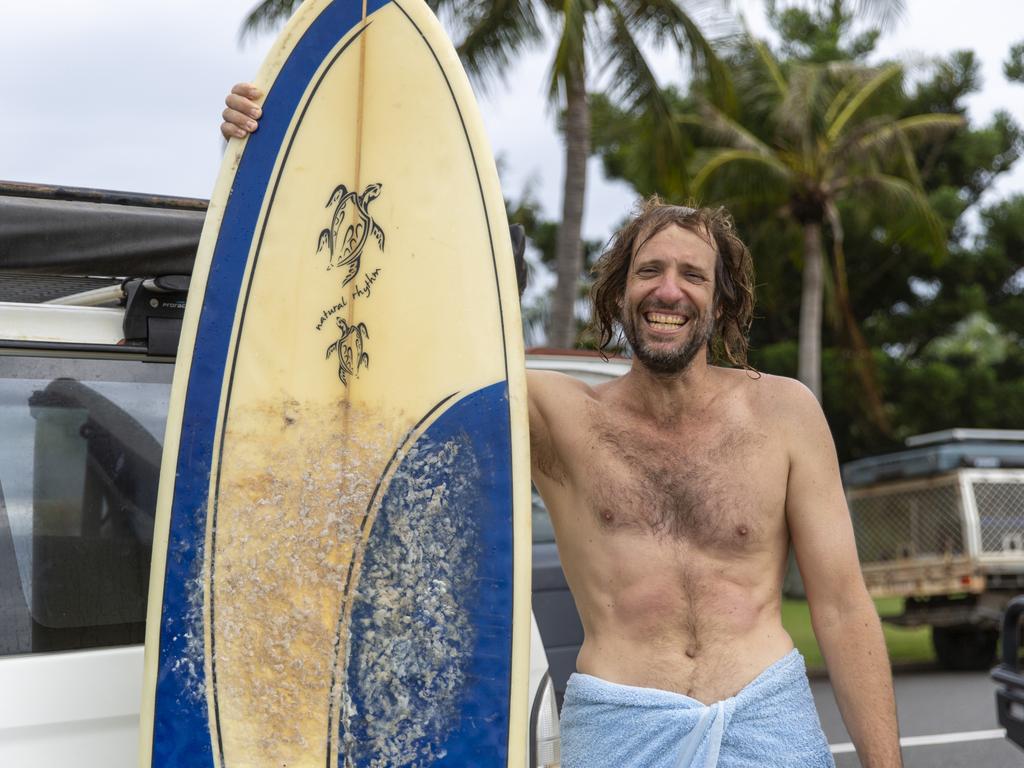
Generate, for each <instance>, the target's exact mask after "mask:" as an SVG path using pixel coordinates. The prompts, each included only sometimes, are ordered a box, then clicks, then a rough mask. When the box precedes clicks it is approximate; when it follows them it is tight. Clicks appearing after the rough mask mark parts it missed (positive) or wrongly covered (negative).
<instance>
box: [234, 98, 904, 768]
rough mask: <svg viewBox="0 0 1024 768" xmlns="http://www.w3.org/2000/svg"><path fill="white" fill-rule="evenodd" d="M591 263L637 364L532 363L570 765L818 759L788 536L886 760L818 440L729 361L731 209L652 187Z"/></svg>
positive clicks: (251, 101)
mask: <svg viewBox="0 0 1024 768" xmlns="http://www.w3.org/2000/svg"><path fill="white" fill-rule="evenodd" d="M260 96H261V94H259V92H258V91H256V90H255V89H254V88H253V87H252V86H249V85H246V84H242V85H238V86H235V88H234V89H233V91H232V94H231V95H230V96H229V97H228V99H227V104H228V108H227V109H226V110H225V111H224V123H223V125H222V126H221V132H222V133H223V134H224V136H225V137H229V138H230V137H232V136H244V135H245V134H246V133H248V132H249V131H251V130H254V129H255V126H256V123H255V120H256V119H258V118H259V116H260V112H259V111H258V107H257V101H258V99H259V98H260ZM595 271H596V273H597V281H596V284H595V287H594V291H593V298H594V301H595V317H596V321H595V322H596V327H597V328H598V330H599V331H600V332H601V335H602V341H603V342H604V343H605V344H607V343H608V342H609V341H610V340H611V338H612V337H613V334H614V332H615V328H616V327H617V326H618V325H621V327H622V328H623V330H624V333H625V336H626V338H627V340H628V341H629V343H630V345H631V347H632V349H633V352H634V357H633V362H632V368H631V369H630V371H629V372H628V373H627V374H626V375H624V376H622V377H621V378H619V379H616V380H614V381H612V382H609V383H606V384H602V385H599V386H596V387H591V386H588V385H586V384H583V383H581V382H580V381H578V380H576V379H574V378H572V377H569V376H564V375H560V374H557V373H550V372H539V371H529V372H528V379H527V381H528V390H529V408H530V436H531V440H530V442H531V453H532V462H533V480H534V483H535V484H536V486H537V488H538V489H539V491H540V493H541V496H542V497H543V498H544V501H545V503H546V504H547V507H548V509H549V511H550V513H551V517H552V521H553V522H554V527H555V534H556V539H557V542H558V550H559V554H560V557H561V561H562V564H563V566H564V569H565V574H566V578H567V580H568V582H569V586H570V588H571V590H572V593H573V596H574V598H575V600H576V605H577V607H578V609H579V614H580V618H581V620H582V622H583V627H584V632H585V640H584V643H583V647H582V648H581V650H580V654H579V657H578V660H577V669H578V671H579V674H577V675H574V676H573V677H572V678H571V680H570V683H569V687H568V689H567V691H566V699H565V706H564V707H563V711H562V722H563V753H562V754H563V763H562V764H563V765H564V766H566V767H567V768H577V767H578V768H602V767H603V766H607V767H608V768H625V767H626V766H652V767H653V766H659V767H661V766H665V768H668V767H669V766H671V767H672V768H683V767H685V766H691V765H693V766H696V765H700V766H714V765H719V766H723V768H725V767H731V766H751V767H753V766H778V767H779V768H798V767H802V766H829V765H832V764H833V763H832V758H831V755H830V754H829V752H828V748H827V744H826V743H825V740H824V737H823V735H822V733H821V726H820V724H819V722H818V719H817V715H816V713H815V710H814V705H813V700H812V699H811V696H810V691H809V687H808V684H807V678H806V673H805V670H804V666H803V659H802V657H800V655H799V654H798V653H796V652H795V651H794V650H793V642H792V640H791V639H790V637H789V635H788V634H787V633H786V631H785V630H784V629H783V627H782V623H781V619H780V605H781V599H782V595H781V584H782V578H783V572H784V569H785V565H786V559H787V553H788V551H789V545H790V542H792V545H793V548H794V551H795V553H796V559H797V562H798V564H799V567H800V571H801V574H802V576H803V580H804V584H805V587H806V590H807V599H808V603H809V605H810V610H811V619H812V623H813V626H814V632H815V635H816V636H817V639H818V642H819V644H820V646H821V649H822V652H823V654H824V656H825V660H826V663H827V665H828V669H829V674H830V677H831V680H832V685H833V688H834V690H835V694H836V698H837V700H838V703H839V708H840V710H841V712H842V715H843V719H844V721H845V723H846V726H847V729H848V731H849V732H850V735H851V737H852V739H853V742H854V744H855V746H856V748H857V752H858V755H859V757H860V760H861V763H862V764H863V765H864V766H886V767H888V766H899V765H900V764H901V761H900V752H899V744H898V735H897V728H896V713H895V704H894V699H893V692H892V679H891V675H890V671H889V665H888V658H887V655H886V648H885V642H884V639H883V636H882V631H881V625H880V623H879V620H878V616H877V614H876V612H875V609H874V605H873V603H872V601H871V600H870V598H869V597H868V594H867V591H866V590H865V588H864V582H863V579H862V577H861V573H860V567H859V564H858V561H857V552H856V546H855V543H854V538H853V530H852V527H851V524H850V517H849V513H848V511H847V508H846V503H845V499H844V496H843V489H842V484H841V481H840V476H839V467H838V463H837V460H836V454H835V448H834V445H833V442H832V437H831V434H830V432H829V428H828V425H827V423H826V421H825V418H824V415H823V414H822V412H821V409H820V407H819V405H818V403H817V401H816V400H815V398H814V396H813V395H812V394H811V393H810V392H809V391H808V390H807V389H806V388H804V387H803V385H801V384H799V383H798V382H796V381H793V380H791V379H786V378H781V377H777V376H769V375H764V374H758V373H755V372H753V371H750V370H749V369H746V368H744V367H742V366H743V364H744V363H745V356H746V331H747V328H748V327H749V322H750V318H751V312H752V305H753V282H752V269H751V259H750V254H749V252H748V251H747V249H746V247H745V246H744V245H743V244H742V242H740V240H739V239H738V238H737V237H736V236H735V234H734V233H733V231H732V223H731V220H730V219H729V217H728V214H726V213H725V212H724V211H722V210H719V211H711V210H708V209H698V210H694V209H691V208H683V207H678V206H669V205H665V204H662V203H661V202H660V201H658V200H656V199H652V200H650V201H648V202H647V203H646V204H645V205H644V206H643V207H642V209H640V210H639V211H638V213H637V215H636V216H635V217H634V218H633V220H632V221H631V222H630V223H629V224H627V226H625V227H624V228H623V229H622V230H621V231H620V232H619V233H618V234H617V235H616V237H615V238H614V240H613V242H612V244H611V246H610V248H609V249H608V251H607V252H606V253H605V254H604V255H603V256H602V258H601V260H600V262H599V264H598V266H597V267H596V270H595ZM712 351H714V353H715V356H716V357H720V358H724V359H725V360H726V361H727V362H731V363H732V364H733V365H738V366H740V367H720V366H716V365H712V364H710V362H709V359H710V358H711V357H712V356H713V355H712Z"/></svg>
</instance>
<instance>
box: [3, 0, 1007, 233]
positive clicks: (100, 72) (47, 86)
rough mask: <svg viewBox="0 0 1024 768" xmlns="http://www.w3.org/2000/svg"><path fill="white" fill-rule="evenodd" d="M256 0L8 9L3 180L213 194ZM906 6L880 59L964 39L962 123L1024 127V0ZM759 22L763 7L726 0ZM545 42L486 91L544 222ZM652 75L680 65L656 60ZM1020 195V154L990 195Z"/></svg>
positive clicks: (602, 190)
mask: <svg viewBox="0 0 1024 768" xmlns="http://www.w3.org/2000/svg"><path fill="white" fill-rule="evenodd" d="M253 3H254V0H174V1H173V2H167V0H91V1H90V2H87V3H83V2H81V1H80V0H35V1H34V2H18V3H13V2H12V3H8V4H7V6H8V7H5V9H4V20H3V24H2V25H0V73H2V74H0V115H2V116H3V119H0V179H4V180H9V181H25V182H39V183H53V184H65V185H73V186H87V187H100V188H106V189H118V190H128V191H138V192H151V193H159V194H171V195H185V196H192V197H208V196H209V194H210V191H211V190H212V188H213V183H214V179H215V177H216V174H217V171H218V168H219V161H220V155H221V152H222V143H221V140H220V136H219V133H218V131H217V126H218V124H219V122H220V118H219V113H220V110H221V108H222V101H223V98H224V94H225V93H226V92H227V90H228V89H229V88H230V86H231V85H232V84H233V83H234V82H236V81H238V80H246V79H249V78H251V77H253V75H254V74H255V73H256V71H257V69H258V67H259V63H260V61H261V60H262V58H263V56H264V55H265V53H266V51H267V50H268V48H269V47H270V44H271V42H272V37H270V36H263V37H259V38H256V39H254V40H250V41H248V42H247V43H245V44H244V45H241V46H240V45H239V41H238V30H239V26H240V23H241V20H242V18H243V16H244V15H245V12H246V11H247V10H248V9H249V8H250V7H251V6H252V5H253ZM907 6H908V9H907V13H906V14H905V16H904V18H903V20H902V22H901V23H900V24H899V25H898V26H897V27H896V29H895V30H894V31H893V32H891V33H890V34H889V35H887V36H886V37H885V38H883V41H882V45H881V46H880V48H881V53H882V54H884V55H895V54H902V55H904V56H908V57H909V58H910V60H911V61H920V60H923V59H925V58H926V57H927V56H930V55H936V54H945V53H948V52H949V51H952V50H954V49H957V48H971V49H973V50H975V51H976V52H977V53H978V55H979V57H980V58H981V60H982V64H983V69H982V75H983V78H984V90H983V91H982V93H980V94H979V95H978V96H976V97H974V98H973V99H972V100H971V101H970V102H969V106H970V116H971V118H972V120H974V121H976V122H987V121H988V120H989V119H990V116H991V114H992V112H993V111H994V110H996V109H999V108H1003V109H1008V110H1009V111H1010V112H1011V113H1013V114H1014V116H1015V117H1016V118H1017V120H1018V121H1019V122H1022V123H1024V86H1021V85H1012V84H1010V83H1007V82H1006V80H1005V79H1004V77H1003V75H1002V62H1003V61H1004V60H1005V58H1006V53H1007V51H1008V49H1009V46H1010V45H1011V44H1012V43H1014V42H1016V41H1018V40H1021V39H1024V0H972V1H971V2H970V3H963V2H959V1H956V0H907ZM734 7H739V8H740V9H742V10H743V11H744V12H745V13H746V14H747V15H748V16H749V20H750V24H751V26H752V27H753V28H754V30H755V31H759V30H764V29H765V25H764V22H763V18H762V17H761V12H760V7H761V3H760V2H758V0H734ZM549 57H550V51H547V50H539V51H537V52H536V53H535V54H533V55H530V56H527V57H524V59H523V60H522V61H521V62H520V63H518V64H517V66H516V67H515V68H514V69H513V70H512V71H510V72H509V74H508V78H507V82H506V84H505V85H501V84H498V85H496V86H495V87H493V88H492V89H491V90H490V91H489V92H488V93H487V94H486V95H484V96H483V97H482V99H481V104H482V108H483V112H484V118H485V122H486V124H487V128H488V131H489V133H490V137H491V143H492V145H493V148H494V150H495V153H496V154H497V155H498V156H499V157H500V158H501V161H502V165H503V179H502V181H503V187H504V189H505V192H506V194H507V195H510V196H518V195H519V194H520V192H521V191H522V189H523V188H524V186H525V185H527V184H532V185H533V188H534V190H535V194H536V196H537V197H538V198H539V199H540V200H541V202H542V203H543V205H544V207H545V209H546V211H547V212H548V214H549V215H550V216H551V217H552V218H557V215H558V212H559V211H560V197H561V180H562V148H561V143H560V140H559V137H558V136H557V134H556V133H555V131H554V127H553V126H554V118H553V116H552V114H551V113H550V112H549V111H547V110H546V109H545V107H544V99H543V93H544V91H543V87H542V85H541V82H542V80H543V77H544V74H545V72H546V69H547V66H548V61H549ZM656 58H657V61H658V72H659V75H660V76H662V77H664V78H665V79H666V80H670V79H677V77H678V76H677V74H676V73H677V72H678V71H679V70H678V68H677V65H676V64H675V60H674V58H673V57H672V56H669V55H667V54H664V53H662V54H660V55H656ZM591 162H592V166H591V167H592V169H593V173H592V174H591V178H592V182H591V184H590V187H589V190H588V194H587V214H586V220H585V231H586V234H587V235H588V236H590V237H597V238H602V239H603V238H605V237H606V236H607V235H608V233H609V231H610V229H611V227H613V226H614V225H615V224H616V223H617V222H618V221H619V220H620V219H621V218H622V217H623V215H624V214H625V212H626V211H627V210H628V208H629V206H630V204H631V202H632V200H633V195H632V194H631V193H630V191H629V189H628V188H627V187H626V186H625V185H623V184H614V183H608V182H605V181H603V180H602V179H600V178H599V176H600V164H599V162H598V161H596V160H594V161H591ZM1011 192H1024V161H1022V162H1020V163H1018V167H1017V169H1016V171H1015V172H1014V174H1013V175H1012V177H1011V178H1008V179H1004V180H1003V181H1002V182H1001V183H1000V185H999V187H998V194H999V195H1005V194H1009V193H1011Z"/></svg>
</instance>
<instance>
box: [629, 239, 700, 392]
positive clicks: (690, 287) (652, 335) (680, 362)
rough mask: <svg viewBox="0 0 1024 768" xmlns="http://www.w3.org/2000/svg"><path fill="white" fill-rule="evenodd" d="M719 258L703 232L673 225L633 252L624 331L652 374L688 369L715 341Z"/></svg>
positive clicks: (635, 353) (640, 359) (638, 356)
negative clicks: (714, 315) (716, 269)
mask: <svg viewBox="0 0 1024 768" xmlns="http://www.w3.org/2000/svg"><path fill="white" fill-rule="evenodd" d="M702 234H703V233H702ZM717 259H718V256H717V254H716V253H715V250H714V248H713V247H712V246H711V245H709V244H708V242H707V240H705V239H704V238H703V237H702V236H701V235H700V234H697V233H695V232H691V231H689V230H687V229H683V228H682V227H679V226H676V225H675V224H670V225H669V226H667V227H665V228H664V229H662V230H661V231H660V232H658V233H657V234H656V235H654V236H653V237H651V238H650V239H649V240H647V242H646V243H643V244H642V245H641V246H640V249H639V250H638V251H637V252H636V253H635V254H633V261H632V263H631V264H630V267H629V274H628V275H627V277H626V293H625V296H624V297H623V302H622V327H623V330H624V332H625V334H626V340H627V341H629V344H630V346H631V347H632V348H633V354H634V355H636V357H637V359H638V360H639V361H640V362H641V363H643V364H644V366H646V367H647V368H648V369H650V370H651V371H653V372H654V373H662V374H671V373H678V372H680V371H682V370H685V369H686V367H687V366H688V365H689V364H690V361H692V360H693V358H694V356H695V355H696V354H697V353H698V352H701V351H702V350H704V349H705V347H706V346H707V344H708V342H709V341H710V340H711V337H712V335H713V333H714V317H713V314H714V297H715V264H716V261H717Z"/></svg>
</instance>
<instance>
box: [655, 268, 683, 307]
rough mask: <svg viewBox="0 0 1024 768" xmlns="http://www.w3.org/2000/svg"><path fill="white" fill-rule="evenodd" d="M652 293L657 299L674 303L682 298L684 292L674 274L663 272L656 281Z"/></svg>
mask: <svg viewBox="0 0 1024 768" xmlns="http://www.w3.org/2000/svg"><path fill="white" fill-rule="evenodd" d="M654 295H655V296H656V297H657V299H658V301H663V302H666V303H669V304H674V303H675V302H677V301H679V300H680V299H682V298H683V296H684V295H685V294H684V293H683V289H682V287H681V286H680V285H679V280H678V279H677V278H676V276H675V275H670V274H664V275H662V276H661V280H660V281H659V282H658V287H657V288H656V289H655V290H654Z"/></svg>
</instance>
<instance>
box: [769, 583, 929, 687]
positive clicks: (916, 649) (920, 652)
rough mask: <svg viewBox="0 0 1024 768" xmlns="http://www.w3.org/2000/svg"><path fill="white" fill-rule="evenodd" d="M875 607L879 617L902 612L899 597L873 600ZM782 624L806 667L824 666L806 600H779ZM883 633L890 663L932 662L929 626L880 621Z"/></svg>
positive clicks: (901, 601)
mask: <svg viewBox="0 0 1024 768" xmlns="http://www.w3.org/2000/svg"><path fill="white" fill-rule="evenodd" d="M875 609H876V610H877V611H878V615H879V616H895V615H898V614H900V613H902V612H903V599H902V598H899V597H883V598H877V599H876V600H875ZM782 626H783V627H785V629H786V631H787V632H788V633H789V636H790V637H791V638H793V643H794V644H795V645H796V647H797V648H798V649H799V650H800V653H802V654H803V655H804V658H805V659H806V660H807V668H808V669H809V670H821V669H824V668H825V661H824V659H823V658H822V656H821V649H820V648H819V647H818V641H817V640H815V638H814V630H813V629H812V628H811V612H810V610H809V609H808V607H807V601H806V600H790V599H786V600H783V601H782ZM882 632H884V633H885V645H886V647H887V648H888V649H889V659H890V661H891V662H892V663H893V664H912V663H923V662H931V661H935V651H934V650H933V648H932V640H931V629H930V628H929V627H915V628H912V629H908V628H904V627H894V626H891V625H890V624H886V623H885V622H883V623H882Z"/></svg>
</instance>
